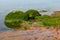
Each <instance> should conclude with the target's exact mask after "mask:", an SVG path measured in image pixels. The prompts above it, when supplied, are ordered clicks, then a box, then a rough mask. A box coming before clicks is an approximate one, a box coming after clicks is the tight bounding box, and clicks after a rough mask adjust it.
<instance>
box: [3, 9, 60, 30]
mask: <svg viewBox="0 0 60 40" xmlns="http://www.w3.org/2000/svg"><path fill="white" fill-rule="evenodd" d="M40 12H47V10H41V11H37V10H35V9H29V10H27V11H26V12H23V11H20V10H14V11H11V12H9V13H8V15H6V17H5V21H4V23H5V25H6V26H7V27H8V28H12V29H14V30H33V29H40V28H43V29H44V28H46V29H49V28H54V29H57V30H58V29H60V11H54V12H53V14H51V15H41V14H40Z"/></svg>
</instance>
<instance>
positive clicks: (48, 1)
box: [0, 0, 60, 29]
mask: <svg viewBox="0 0 60 40" xmlns="http://www.w3.org/2000/svg"><path fill="white" fill-rule="evenodd" d="M16 9H20V10H23V11H26V10H28V9H36V10H42V9H47V10H60V0H0V21H1V22H0V27H1V28H4V26H5V25H4V17H5V16H6V15H7V13H8V12H9V11H11V10H16ZM1 28H0V29H1Z"/></svg>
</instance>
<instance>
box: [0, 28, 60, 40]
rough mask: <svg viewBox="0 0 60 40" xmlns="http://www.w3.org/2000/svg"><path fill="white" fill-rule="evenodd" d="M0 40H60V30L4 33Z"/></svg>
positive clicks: (0, 33) (1, 33) (0, 34)
mask: <svg viewBox="0 0 60 40" xmlns="http://www.w3.org/2000/svg"><path fill="white" fill-rule="evenodd" d="M0 40H60V30H58V31H56V30H50V29H47V30H25V31H3V32H0Z"/></svg>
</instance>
